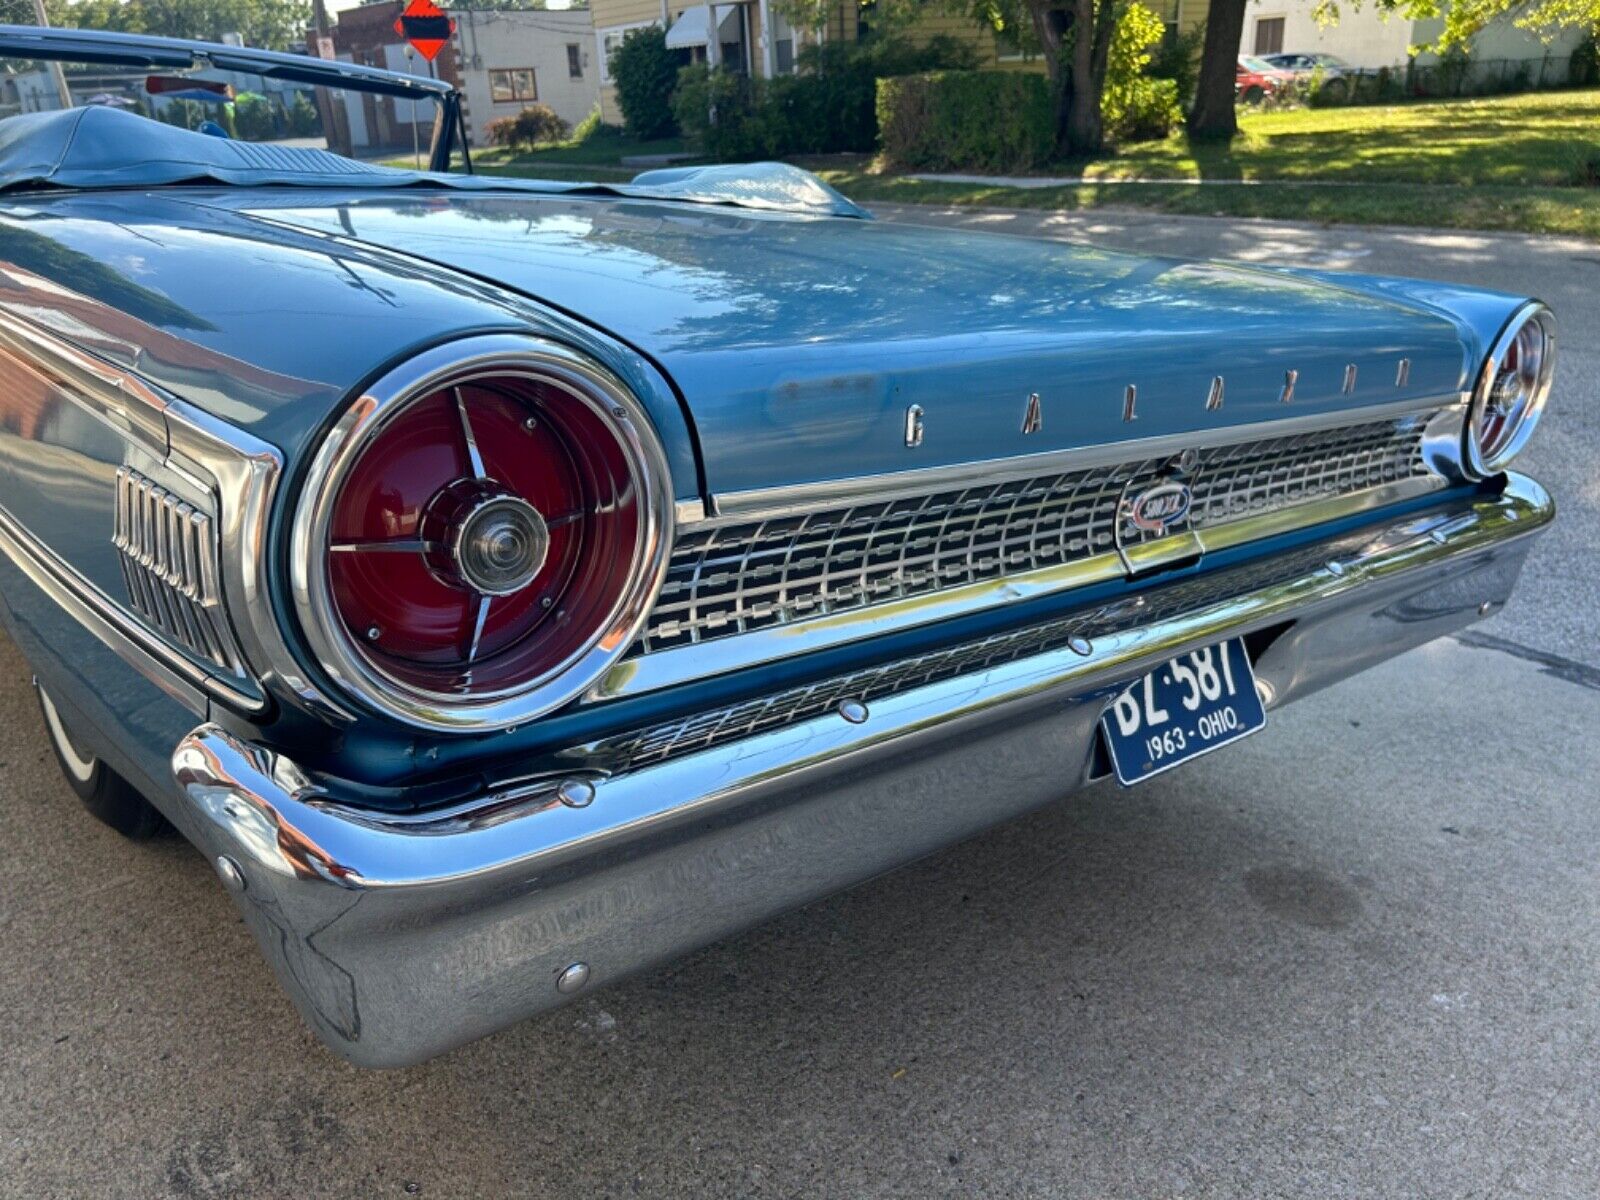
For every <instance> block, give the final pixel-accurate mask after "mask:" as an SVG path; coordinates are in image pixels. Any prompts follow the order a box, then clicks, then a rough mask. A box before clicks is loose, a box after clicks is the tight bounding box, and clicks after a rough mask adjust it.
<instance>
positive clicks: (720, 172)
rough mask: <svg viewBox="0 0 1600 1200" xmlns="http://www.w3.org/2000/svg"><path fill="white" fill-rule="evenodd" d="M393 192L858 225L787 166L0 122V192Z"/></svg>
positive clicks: (114, 123) (71, 112) (108, 116)
mask: <svg viewBox="0 0 1600 1200" xmlns="http://www.w3.org/2000/svg"><path fill="white" fill-rule="evenodd" d="M183 183H188V184H207V183H210V184H228V185H234V186H240V187H323V188H325V187H338V188H402V187H444V188H452V189H458V190H469V191H518V192H545V193H550V194H553V195H584V194H599V195H607V196H629V197H639V198H641V199H654V200H682V201H689V202H692V203H699V204H729V205H736V206H740V207H744V208H761V209H774V210H780V211H785V212H806V213H814V214H817V215H826V216H840V217H866V216H867V215H868V214H867V213H866V211H865V210H863V209H861V208H858V207H857V206H856V205H854V204H852V203H851V202H850V201H849V200H847V199H845V198H844V197H843V196H841V195H840V194H839V193H838V192H836V191H834V190H833V189H832V188H831V187H829V186H828V185H827V184H825V183H823V182H822V180H820V179H818V178H817V177H816V176H815V175H812V174H811V173H810V172H809V171H802V170H800V169H799V168H798V167H792V166H790V165H789V164H787V163H743V164H739V165H734V166H710V167H683V168H676V169H672V170H663V171H646V172H645V173H644V174H642V175H639V176H636V177H635V178H634V180H633V181H632V182H631V183H572V182H561V181H557V180H548V179H508V178H504V177H499V176H496V177H492V178H490V177H484V176H481V175H444V174H436V173H433V172H430V171H407V170H400V169H397V168H394V167H384V166H379V165H377V164H375V163H365V162H357V161H355V160H354V159H349V158H344V157H342V156H340V155H337V154H330V153H329V152H328V151H326V150H312V149H307V148H304V147H298V146H276V145H272V144H270V143H257V142H241V141H235V140H233V139H231V138H225V137H212V136H209V135H207V134H203V133H193V132H190V131H189V130H187V129H179V128H177V127H176V126H172V125H166V124H163V123H161V122H160V121H152V120H150V119H149V118H148V117H142V116H139V115H138V114H136V113H130V112H126V111H124V110H122V109H116V108H110V107H105V106H100V105H89V106H86V107H83V108H74V109H68V110H66V111H62V112H47V113H27V114H23V115H20V116H14V117H8V118H6V119H5V120H3V121H0V191H4V190H9V189H18V188H28V187H43V186H54V187H65V188H139V187H159V186H163V185H167V184H183Z"/></svg>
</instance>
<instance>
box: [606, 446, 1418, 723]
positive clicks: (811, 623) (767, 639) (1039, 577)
mask: <svg viewBox="0 0 1600 1200" xmlns="http://www.w3.org/2000/svg"><path fill="white" fill-rule="evenodd" d="M1447 482H1448V481H1447V480H1445V479H1444V478H1441V477H1433V476H1418V477H1416V478H1412V479H1407V480H1403V481H1401V482H1399V483H1393V484H1386V485H1384V486H1382V487H1376V488H1369V489H1368V490H1366V491H1364V492H1357V493H1355V494H1353V495H1349V496H1335V497H1330V498H1329V499H1326V500H1315V501H1310V502H1308V503H1305V504H1297V505H1294V506H1293V507H1290V508H1281V509H1278V510H1276V511H1274V512H1270V513H1265V514H1262V515H1260V516H1255V517H1244V518H1241V519H1240V520H1237V521H1229V522H1225V523H1221V524H1218V525H1214V526H1211V527H1209V528H1206V529H1202V530H1198V531H1195V532H1190V531H1188V530H1185V531H1183V532H1181V533H1176V534H1172V535H1171V536H1169V537H1164V538H1158V539H1156V540H1154V541H1150V542H1144V543H1141V544H1139V545H1137V546H1133V547H1129V548H1128V550H1129V553H1130V561H1128V562H1127V563H1126V564H1125V563H1124V561H1123V557H1122V551H1117V550H1112V551H1107V552H1106V553H1104V554H1097V555H1093V556H1091V557H1089V558H1083V559H1078V560H1076V561H1074V562H1070V563H1065V564H1062V565H1060V566H1054V567H1046V568H1044V569H1042V570H1038V571H1025V572H1022V573H1020V574H1016V575H1008V576H1004V577H1002V578H999V579H988V580H984V581H982V582H980V583H972V584H967V585H966V586H964V587H959V588H950V589H948V590H945V591H940V592H933V593H929V594H925V595H918V596H910V597H906V598H904V599H901V600H891V601H888V602H886V603H883V604H876V605H868V606H866V607H864V608H856V609H849V610H847V611H844V612H838V613H830V614H828V615H826V616H820V617H813V618H811V619H809V620H805V621H795V622H791V623H789V624H786V625H775V626H772V627H770V628H767V629H757V630H753V631H751V632H749V633H741V634H739V635H738V636H737V637H729V638H720V639H716V640H713V641H708V642H696V643H694V644H692V645H687V646H678V647H674V648H673V649H670V650H657V651H655V652H653V653H651V654H641V655H636V656H634V657H632V658H628V659H624V660H623V661H621V662H619V663H617V664H616V665H615V666H613V667H612V668H611V669H610V670H609V671H607V672H606V674H605V675H604V676H603V677H602V678H601V679H600V680H599V681H598V682H596V683H595V685H594V686H593V687H591V688H590V689H589V690H588V691H587V692H586V693H585V694H584V698H585V699H586V700H589V701H602V700H616V699H619V698H621V697H623V696H635V695H639V694H642V693H645V692H653V691H659V690H660V689H662V688H667V687H674V686H676V685H678V684H682V683H689V682H692V681H693V680H697V679H705V678H709V677H711V676H715V675H722V674H727V673H729V672H732V671H740V670H744V669H745V668H747V667H754V666H760V665H762V664H763V663H770V662H775V661H776V660H778V659H781V658H788V657H791V656H792V655H795V654H803V653H808V652H810V651H813V650H825V649H828V648H830V647H833V646H838V645H842V644H843V643H845V642H852V641H858V640H860V639H862V638H868V637H875V636H877V635H879V634H884V633H893V632H895V631H897V630H901V629H908V628H911V627H912V626H915V625H923V624H927V623H930V622H933V621H940V620H945V619H947V618H949V617H957V616H965V615H967V614H970V613H978V612H987V611H989V610H991V609H997V608H1004V607H1006V606H1007V605H1012V604H1020V603H1022V602H1024V601H1027V600H1036V599H1038V598H1039V597H1041V596H1048V595H1051V594H1053V593H1056V592H1062V591H1067V590H1069V589H1071V588H1078V587H1084V586H1086V585H1087V584H1091V583H1104V582H1106V581H1107V580H1111V579H1122V578H1125V577H1126V576H1127V575H1128V574H1129V573H1136V572H1138V571H1141V570H1148V569H1150V568H1151V567H1152V566H1156V565H1158V564H1160V563H1163V562H1168V561H1172V560H1174V559H1178V558H1183V557H1187V556H1192V555H1194V554H1198V553H1201V552H1203V551H1206V550H1220V549H1224V548H1226V547H1229V546H1237V545H1239V544H1240V543H1242V542H1248V541H1254V540H1256V539H1258V538H1264V537H1270V536H1271V535H1273V534H1276V533H1284V532H1287V531H1289V530H1293V529H1303V528H1305V527H1307V526H1310V525H1317V524H1322V523H1323V522H1326V521H1333V520H1337V519H1340V518H1343V517H1352V516H1359V515H1360V514H1362V513H1365V512H1372V511H1375V510H1377V509H1380V508H1383V507H1386V506H1388V505H1391V504H1398V503H1399V502H1401V501H1403V500H1410V499H1415V498H1416V497H1418V496H1424V495H1427V494H1428V493H1429V492H1432V491H1437V490H1439V489H1441V488H1443V487H1444V486H1446V484H1447Z"/></svg>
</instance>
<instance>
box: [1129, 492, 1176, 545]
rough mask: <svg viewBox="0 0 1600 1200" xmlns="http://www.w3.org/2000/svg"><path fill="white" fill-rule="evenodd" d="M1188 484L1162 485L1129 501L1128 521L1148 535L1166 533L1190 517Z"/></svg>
mask: <svg viewBox="0 0 1600 1200" xmlns="http://www.w3.org/2000/svg"><path fill="white" fill-rule="evenodd" d="M1190 500H1191V495H1190V492H1189V485H1188V484H1186V483H1160V484H1157V485H1156V486H1155V487H1153V488H1148V489H1146V490H1145V491H1142V492H1140V493H1139V494H1138V495H1137V496H1135V497H1133V498H1132V499H1131V500H1130V501H1128V521H1129V522H1130V523H1131V524H1132V525H1133V527H1134V528H1135V529H1142V530H1144V531H1145V532H1146V533H1165V532H1166V531H1167V529H1168V528H1170V527H1171V526H1173V525H1176V524H1178V523H1179V522H1180V521H1182V520H1183V519H1184V518H1185V517H1187V516H1188V515H1189V503H1190Z"/></svg>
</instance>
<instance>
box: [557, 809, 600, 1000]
mask: <svg viewBox="0 0 1600 1200" xmlns="http://www.w3.org/2000/svg"><path fill="white" fill-rule="evenodd" d="M556 799H557V800H559V801H561V803H563V804H565V805H566V806H567V807H568V808H588V807H589V805H591V804H593V803H594V784H592V783H590V782H589V781H588V780H587V779H563V780H562V781H561V783H560V784H559V785H558V786H557V787H556ZM580 986H581V985H580Z"/></svg>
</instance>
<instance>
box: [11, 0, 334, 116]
mask: <svg viewBox="0 0 1600 1200" xmlns="http://www.w3.org/2000/svg"><path fill="white" fill-rule="evenodd" d="M320 2H321V0H318V3H320ZM33 19H34V21H35V22H37V23H38V26H39V28H40V29H49V28H50V18H49V17H47V16H46V15H45V11H44V0H33ZM50 77H51V78H52V79H54V80H55V83H56V98H57V99H58V100H60V101H61V107H62V108H71V107H72V92H71V90H70V89H68V87H67V77H66V76H65V75H63V74H62V73H61V64H60V63H58V62H54V61H52V62H51V64H50Z"/></svg>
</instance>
